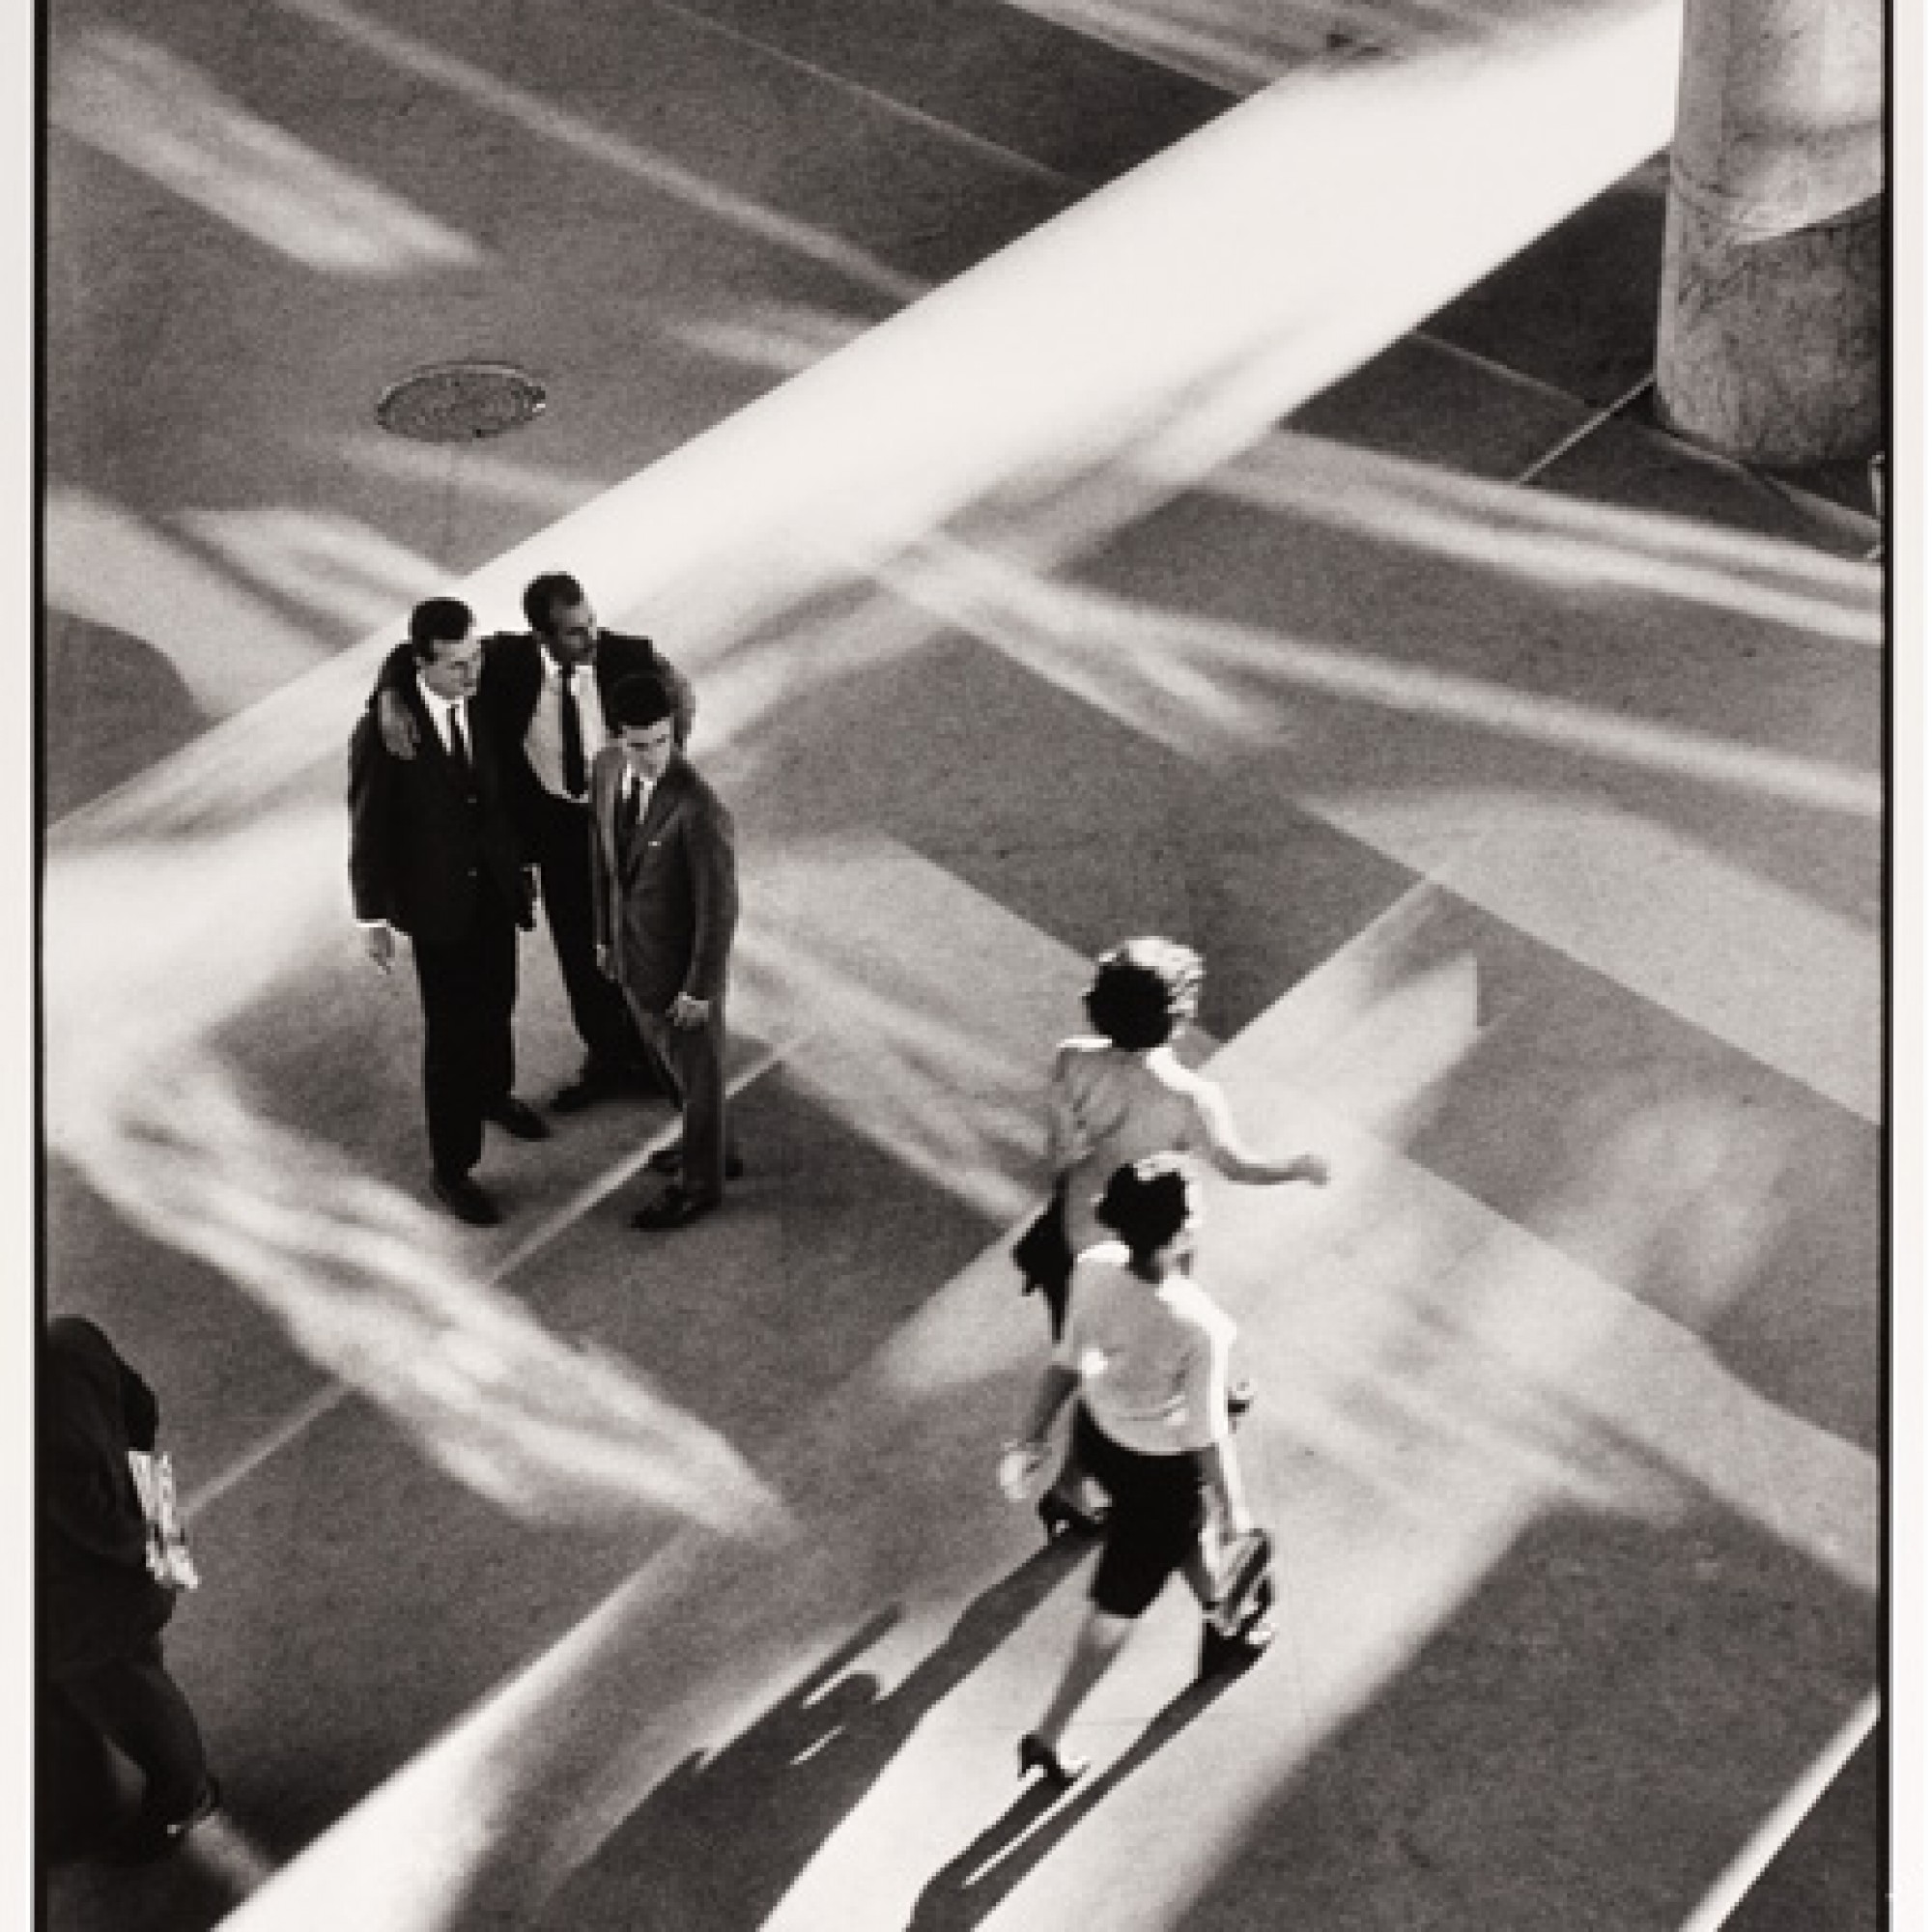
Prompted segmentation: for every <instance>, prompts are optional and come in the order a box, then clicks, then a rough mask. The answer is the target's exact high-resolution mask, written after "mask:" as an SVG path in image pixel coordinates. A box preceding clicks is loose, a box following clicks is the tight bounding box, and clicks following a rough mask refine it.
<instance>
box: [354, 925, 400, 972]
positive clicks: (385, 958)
mask: <svg viewBox="0 0 1932 1932" xmlns="http://www.w3.org/2000/svg"><path fill="white" fill-rule="evenodd" d="M362 950H363V952H366V953H367V954H368V955H369V958H370V961H371V963H372V964H373V965H374V966H375V967H376V970H377V971H378V972H380V973H386V972H387V971H388V970H389V968H390V967H391V966H393V965H394V964H395V962H396V935H395V934H394V933H393V932H391V931H390V930H389V928H388V927H387V926H386V925H365V926H364V927H363V928H362Z"/></svg>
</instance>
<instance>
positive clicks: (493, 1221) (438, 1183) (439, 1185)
mask: <svg viewBox="0 0 1932 1932" xmlns="http://www.w3.org/2000/svg"><path fill="white" fill-rule="evenodd" d="M430 1187H431V1188H432V1190H433V1191H434V1192H435V1194H436V1198H437V1199H438V1200H439V1201H440V1202H441V1203H442V1205H443V1206H444V1207H445V1208H448V1209H449V1211H450V1212H451V1213H452V1214H454V1215H455V1216H456V1218H457V1219H458V1220H459V1221H467V1222H468V1223H469V1226H470V1227H472V1228H494V1227H496V1225H497V1223H498V1222H499V1221H500V1220H502V1218H503V1216H502V1212H501V1210H500V1209H499V1208H497V1204H496V1203H495V1202H494V1201H492V1200H491V1199H490V1197H489V1196H488V1195H487V1194H485V1193H484V1192H483V1190H482V1189H481V1188H480V1187H478V1186H477V1184H476V1183H475V1182H474V1181H473V1180H471V1179H470V1178H469V1176H468V1175H467V1174H459V1175H456V1176H453V1177H452V1176H450V1175H445V1174H439V1175H437V1176H436V1177H435V1178H434V1179H432V1180H431V1182H430Z"/></svg>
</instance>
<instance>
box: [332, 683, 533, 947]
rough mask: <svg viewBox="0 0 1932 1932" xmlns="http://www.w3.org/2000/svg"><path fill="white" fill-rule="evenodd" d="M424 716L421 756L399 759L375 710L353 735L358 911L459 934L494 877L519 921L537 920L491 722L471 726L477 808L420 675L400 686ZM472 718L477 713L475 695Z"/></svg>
mask: <svg viewBox="0 0 1932 1932" xmlns="http://www.w3.org/2000/svg"><path fill="white" fill-rule="evenodd" d="M398 695H399V696H401V697H402V699H403V702H404V703H405V704H407V705H408V706H409V708H410V712H411V715H412V717H413V718H414V720H415V726H416V747H417V749H416V754H415V756H414V757H412V758H397V757H392V756H391V755H390V754H389V753H388V751H387V750H386V749H385V748H384V744H383V735H382V732H381V731H380V729H379V728H378V727H377V724H376V719H375V715H374V714H373V713H371V712H365V713H364V714H363V716H362V718H361V720H360V721H359V722H358V723H357V725H356V726H355V735H354V736H353V737H352V738H351V739H350V741H349V885H350V891H351V893H352V894H353V895H354V897H355V917H356V918H357V919H365V920H366V919H385V920H387V921H388V922H389V923H390V924H391V925H393V926H395V927H396V928H397V930H398V931H401V932H407V933H409V934H410V935H411V937H412V938H414V939H426V940H429V941H431V942H432V943H436V942H447V941H449V940H453V939H460V938H462V936H463V935H464V934H465V933H466V932H467V931H468V930H469V923H470V921H471V920H472V919H473V918H474V916H475V912H476V895H477V894H478V893H479V892H481V891H482V890H483V887H484V883H485V881H486V880H488V881H491V882H494V884H495V885H496V887H497V890H498V891H499V892H500V893H501V895H502V898H503V903H504V904H505V905H507V906H508V907H509V908H510V909H511V910H512V911H513V912H514V913H515V914H516V918H517V923H518V924H520V925H528V924H530V923H531V915H530V903H529V893H528V889H527V887H526V884H525V881H524V873H523V851H522V843H521V840H520V839H519V838H518V835H517V832H516V828H515V825H514V823H513V821H512V819H511V817H510V813H509V808H508V802H507V800H506V798H505V796H504V787H503V781H502V770H501V764H500V760H499V758H498V755H497V751H496V748H495V746H494V745H493V743H492V740H491V734H490V732H489V730H488V729H487V728H485V729H477V728H475V727H474V725H473V724H472V727H471V729H470V731H469V738H470V741H471V742H470V758H471V761H472V764H473V766H474V770H475V779H476V803H475V804H474V805H473V806H472V805H471V804H470V802H469V798H468V796H467V795H466V793H465V790H464V787H463V783H462V781H461V780H460V778H459V777H458V775H457V771H456V762H455V760H454V759H453V758H452V757H451V756H450V753H449V748H448V746H447V745H445V744H444V743H443V740H442V733H441V732H440V731H439V730H438V729H437V727H436V725H435V722H434V721H433V720H432V719H431V717H430V715H429V707H428V706H427V705H426V704H425V703H424V702H423V698H422V693H421V691H420V689H419V688H418V687H417V685H416V683H415V680H414V679H413V678H412V679H411V681H410V685H409V689H408V690H407V691H404V692H402V693H400V694H398ZM470 715H471V718H472V721H473V720H474V718H475V715H476V706H475V703H474V700H473V699H472V700H471V704H470Z"/></svg>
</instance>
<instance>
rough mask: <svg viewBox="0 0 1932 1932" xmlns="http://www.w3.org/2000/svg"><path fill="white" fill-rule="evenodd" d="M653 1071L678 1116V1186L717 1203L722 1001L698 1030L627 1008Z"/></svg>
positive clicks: (721, 1182)
mask: <svg viewBox="0 0 1932 1932" xmlns="http://www.w3.org/2000/svg"><path fill="white" fill-rule="evenodd" d="M631 1010H632V1012H633V1014H634V1015H635V1017H636V1019H637V1022H638V1031H639V1034H641V1035H642V1037H643V1043H644V1049H645V1051H646V1053H647V1054H648V1055H649V1056H650V1059H651V1062H652V1064H653V1070H654V1071H655V1072H656V1073H657V1074H658V1077H659V1078H660V1079H661V1080H662V1081H663V1082H664V1084H665V1089H666V1091H667V1092H668V1094H670V1096H671V1099H672V1101H673V1103H674V1104H675V1105H676V1106H677V1108H678V1110H679V1112H680V1113H681V1114H682V1115H683V1117H684V1119H683V1125H682V1130H681V1134H680V1139H681V1142H682V1145H683V1149H684V1155H683V1160H682V1162H681V1163H680V1166H679V1172H678V1180H679V1183H680V1184H681V1185H682V1186H683V1188H684V1190H685V1192H686V1193H687V1194H696V1195H697V1196H699V1197H700V1198H701V1199H703V1200H706V1201H717V1200H721V1199H722V1198H723V1197H724V1193H725V1159H726V1156H727V1155H728V1153H729V1151H730V1128H729V1126H728V1124H727V1121H726V1116H725V1000H724V996H723V995H722V994H721V995H720V996H719V997H718V998H717V999H715V1000H713V1001H712V1002H711V1012H710V1017H709V1018H708V1019H706V1021H705V1022H704V1024H703V1025H702V1026H696V1027H680V1026H672V1025H671V1023H670V1021H669V1019H668V1018H667V1017H666V1016H665V1015H663V1014H661V1013H653V1012H647V1011H645V1010H644V1009H643V1008H641V1007H639V1006H638V1005H637V1004H636V1003H635V1002H633V1003H632V1008H631Z"/></svg>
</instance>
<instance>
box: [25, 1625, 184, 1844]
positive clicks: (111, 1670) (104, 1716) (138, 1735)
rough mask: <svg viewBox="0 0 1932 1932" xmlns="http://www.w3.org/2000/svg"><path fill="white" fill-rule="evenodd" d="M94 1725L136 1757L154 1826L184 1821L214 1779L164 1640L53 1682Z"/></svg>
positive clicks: (90, 1725) (57, 1691) (58, 1692)
mask: <svg viewBox="0 0 1932 1932" xmlns="http://www.w3.org/2000/svg"><path fill="white" fill-rule="evenodd" d="M49 1684H50V1687H51V1689H52V1690H53V1692H54V1694H55V1695H56V1696H58V1697H60V1698H62V1699H64V1700H65V1702H66V1703H67V1705H68V1706H69V1708H70V1709H71V1710H72V1711H74V1712H75V1713H77V1714H78V1716H79V1717H80V1719H81V1720H82V1721H83V1722H84V1723H85V1724H86V1725H87V1726H88V1728H89V1729H90V1730H92V1731H94V1732H96V1733H97V1734H98V1735H99V1736H101V1737H103V1738H105V1739H107V1741H108V1742H109V1743H110V1744H112V1745H113V1746H114V1747H116V1748H117V1749H118V1750H120V1751H122V1752H124V1753H125V1754H126V1755H127V1756H128V1757H129V1758H131V1759H132V1760H133V1762H134V1764H135V1765H136V1766H137V1767H138V1768H139V1770H140V1771H141V1773H142V1774H143V1776H145V1777H146V1778H147V1780H148V1791H147V1797H146V1799H145V1800H144V1802H143V1807H142V1808H143V1809H144V1810H145V1812H146V1813H147V1815H148V1816H149V1817H150V1818H152V1819H153V1820H154V1821H155V1822H156V1824H162V1825H173V1824H180V1823H182V1822H183V1821H184V1820H185V1819H186V1818H187V1817H188V1816H189V1815H190V1814H191V1813H192V1812H193V1810H194V1807H195V1805H196V1804H198V1803H199V1802H200V1799H201V1794H202V1792H203V1791H204V1790H205V1789H206V1788H207V1784H208V1755H207V1753H206V1751H205V1750H204V1749H203V1748H202V1743H201V1727H200V1725H198V1724H197V1723H196V1722H195V1720H194V1713H193V1711H191V1710H190V1709H189V1708H188V1701H187V1699H186V1698H185V1697H184V1696H183V1695H182V1693H181V1689H180V1687H179V1686H178V1685H177V1684H176V1683H175V1680H174V1679H173V1678H172V1677H170V1676H169V1675H168V1673H167V1669H166V1667H165V1666H164V1665H163V1664H162V1662H161V1640H160V1638H159V1637H158V1636H156V1637H151V1638H149V1640H148V1641H147V1642H146V1643H145V1644H143V1645H142V1646H141V1648H140V1649H139V1650H136V1651H133V1652H131V1653H130V1654H129V1655H128V1656H127V1657H117V1658H115V1659H113V1660H112V1661H111V1662H106V1663H97V1664H94V1665H92V1666H91V1667H89V1668H88V1669H85V1670H65V1671H61V1672H60V1673H59V1674H58V1675H55V1676H53V1677H51V1678H50V1679H49Z"/></svg>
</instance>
